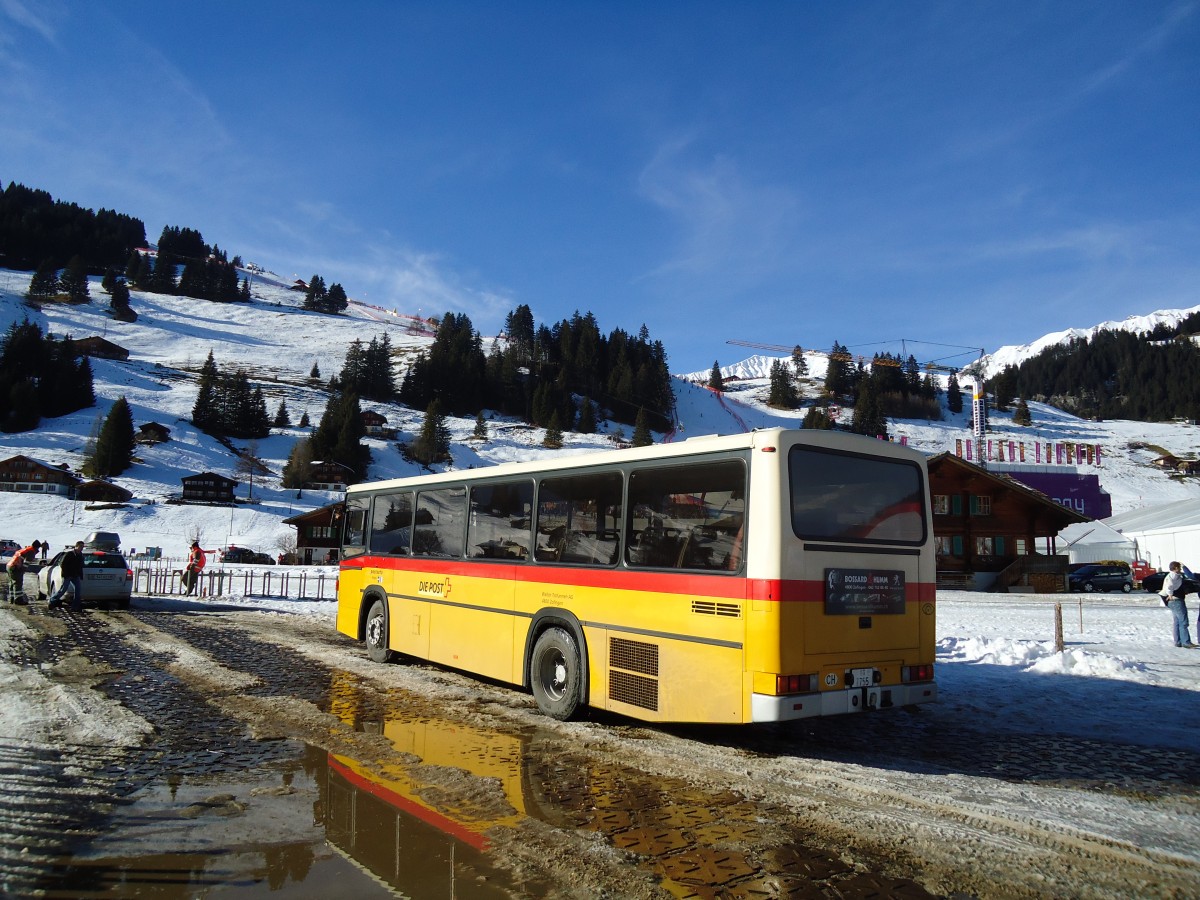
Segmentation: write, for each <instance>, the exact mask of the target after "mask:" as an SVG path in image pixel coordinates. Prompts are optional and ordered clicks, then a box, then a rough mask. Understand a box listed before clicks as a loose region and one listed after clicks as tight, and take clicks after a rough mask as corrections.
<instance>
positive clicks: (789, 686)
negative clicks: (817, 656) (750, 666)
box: [775, 675, 817, 695]
mask: <svg viewBox="0 0 1200 900" xmlns="http://www.w3.org/2000/svg"><path fill="white" fill-rule="evenodd" d="M816 689H817V676H816V675H776V676H775V693H776V694H777V695H783V694H809V693H812V692H813V691H815V690H816Z"/></svg>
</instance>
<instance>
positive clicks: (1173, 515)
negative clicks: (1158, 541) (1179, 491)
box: [1104, 498, 1200, 533]
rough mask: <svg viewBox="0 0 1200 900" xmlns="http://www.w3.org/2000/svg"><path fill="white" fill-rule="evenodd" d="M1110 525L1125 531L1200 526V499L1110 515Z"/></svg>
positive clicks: (1106, 521)
mask: <svg viewBox="0 0 1200 900" xmlns="http://www.w3.org/2000/svg"><path fill="white" fill-rule="evenodd" d="M1104 523H1105V524H1106V525H1108V526H1109V527H1111V528H1113V529H1115V530H1117V531H1120V532H1124V533H1129V532H1131V531H1134V532H1136V531H1159V530H1161V529H1164V528H1200V500H1198V499H1195V498H1190V499H1187V500H1176V501H1175V502H1173V503H1163V504H1161V505H1159V506H1150V507H1145V508H1143V509H1134V510H1130V511H1129V512H1126V513H1119V514H1118V515H1115V516H1109V517H1108V518H1107V519H1105V520H1104Z"/></svg>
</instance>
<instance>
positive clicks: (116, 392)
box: [0, 270, 1200, 555]
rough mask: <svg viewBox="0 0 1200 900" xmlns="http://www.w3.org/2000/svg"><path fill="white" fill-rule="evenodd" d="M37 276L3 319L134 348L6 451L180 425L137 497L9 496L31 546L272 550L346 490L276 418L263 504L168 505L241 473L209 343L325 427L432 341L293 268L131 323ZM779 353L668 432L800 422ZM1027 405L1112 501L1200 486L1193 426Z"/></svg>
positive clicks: (504, 444) (960, 432) (157, 449)
mask: <svg viewBox="0 0 1200 900" xmlns="http://www.w3.org/2000/svg"><path fill="white" fill-rule="evenodd" d="M28 281H29V275H28V273H20V272H6V271H3V270H0V328H2V329H7V328H8V326H9V325H10V324H11V323H13V322H19V321H20V320H21V319H23V318H26V317H28V318H29V319H30V320H31V321H33V322H36V323H37V324H39V325H40V326H41V327H42V329H43V331H46V332H48V333H53V334H55V335H57V336H66V335H71V336H73V337H76V338H82V337H86V336H89V335H102V336H104V337H106V338H107V339H108V340H110V341H112V342H114V343H116V344H119V345H120V346H122V347H124V348H126V349H127V350H129V353H130V357H129V361H127V362H115V361H111V360H104V359H94V360H93V361H92V365H93V369H94V372H95V390H96V397H97V402H96V405H95V406H94V407H92V408H90V409H85V410H82V411H80V412H78V413H74V414H72V415H68V416H62V417H60V418H57V419H47V420H44V421H43V422H42V424H41V426H40V427H39V428H38V430H36V431H33V432H29V433H25V434H5V435H0V458H7V457H9V456H12V455H16V454H25V455H28V456H31V457H33V458H35V459H38V460H41V461H43V462H46V463H49V464H51V465H58V464H64V463H65V464H66V465H68V466H70V468H71V469H72V470H75V471H78V469H79V467H80V466H81V465H82V463H83V452H84V447H85V444H86V443H87V440H88V436H89V435H90V434H91V433H92V432H93V430H94V429H95V428H96V427H97V424H98V423H99V422H101V421H102V420H103V417H104V416H105V415H107V412H108V409H109V407H110V406H111V404H112V402H113V401H115V400H116V399H117V398H118V397H120V396H124V397H125V398H126V399H127V400H128V402H129V403H130V406H131V408H132V411H133V417H134V422H135V425H141V424H143V423H145V422H151V421H153V422H159V423H161V424H163V425H166V426H167V427H168V428H170V429H171V440H170V441H168V442H167V443H164V444H159V445H155V446H149V447H141V448H139V451H138V452H139V453H140V458H139V460H138V462H137V463H136V464H135V465H134V466H133V467H132V468H131V469H130V470H129V471H128V472H126V473H125V474H124V475H122V476H120V477H119V478H118V479H116V480H117V482H118V483H120V484H121V485H123V486H125V487H127V488H129V489H130V490H131V491H133V493H134V495H135V497H136V498H138V499H137V502H135V503H133V504H129V505H127V506H126V507H124V508H122V509H91V510H89V509H87V508H86V505H85V504H82V503H74V502H72V501H68V500H65V499H61V498H57V497H39V496H31V495H26V494H22V495H15V494H6V493H0V521H3V525H0V537H11V538H13V539H16V540H20V541H23V542H28V541H31V540H33V539H34V538H40V539H47V540H50V541H51V544H52V545H54V546H59V545H61V544H64V543H67V542H69V541H71V540H74V539H75V538H76V537H79V536H82V535H84V534H86V533H87V532H89V531H110V530H115V531H119V532H120V533H121V535H122V538H123V541H124V544H125V546H126V547H143V546H147V545H149V546H161V547H163V548H164V552H167V553H173V554H176V555H177V554H179V553H181V552H182V551H183V549H184V547H185V540H186V537H187V536H188V535H189V534H191V533H192V532H193V531H194V530H197V529H198V530H199V531H200V532H201V533H202V534H203V539H204V543H205V546H210V547H217V546H223V545H225V544H228V543H234V544H239V545H243V546H250V547H253V548H254V549H257V550H260V551H265V552H274V551H275V548H276V547H277V546H278V544H279V541H280V539H281V538H283V537H284V536H286V535H288V534H290V533H291V529H290V527H288V526H284V525H282V524H281V520H282V519H284V518H286V517H288V516H290V515H294V514H296V513H299V512H302V511H305V510H308V509H313V508H316V507H318V506H321V505H324V504H326V503H328V502H331V501H332V500H333V499H335V495H332V494H326V493H323V492H319V491H304V492H302V493H300V494H298V493H297V492H296V491H295V490H284V489H283V488H281V487H280V484H279V474H280V473H281V471H282V469H283V465H284V463H285V462H286V460H287V457H288V454H289V452H290V451H291V448H292V446H293V445H294V444H295V442H296V441H297V440H299V439H300V438H301V437H303V436H305V435H306V434H307V431H306V430H305V429H302V428H299V427H291V428H286V429H282V430H279V429H275V430H273V432H272V434H271V436H270V437H268V438H265V439H263V440H262V441H259V442H258V447H257V450H258V455H259V456H260V458H262V459H263V460H264V461H266V463H267V464H268V466H269V468H270V469H271V472H272V475H270V476H266V477H264V478H262V479H260V480H256V482H255V484H254V486H253V491H254V494H253V498H250V497H248V496H247V495H248V491H249V485H242V486H240V487H239V488H238V491H237V495H238V497H239V498H241V499H244V500H248V501H250V500H252V502H245V503H239V504H238V505H237V506H236V507H235V508H233V509H232V510H230V509H229V508H206V507H197V506H178V505H173V504H168V503H165V502H163V501H165V500H166V499H168V498H170V497H171V496H173V495H178V493H179V492H180V489H181V483H180V478H181V477H182V476H184V475H189V474H194V473H197V472H202V471H214V472H218V473H221V474H224V475H228V476H231V477H236V476H234V471H233V467H234V462H235V459H234V457H233V455H232V454H231V452H230V451H229V450H228V449H227V448H226V447H225V446H223V445H222V444H221V443H220V442H218V441H216V440H214V439H213V438H211V437H210V436H208V435H206V434H204V433H203V432H201V431H198V430H197V429H195V428H194V427H193V426H192V425H191V423H190V421H189V420H190V417H191V411H192V406H193V405H194V403H195V400H196V381H195V377H196V372H197V370H198V369H199V367H200V365H201V364H202V363H203V362H204V359H205V358H206V357H207V355H208V353H209V352H210V351H211V352H212V353H213V356H214V358H215V360H216V361H217V363H218V365H219V366H220V367H221V368H222V369H225V368H236V367H241V368H244V369H245V370H246V371H247V373H249V374H250V375H251V378H252V380H253V381H254V383H255V384H256V385H259V386H261V388H262V390H263V393H264V395H265V397H266V403H267V409H268V412H269V413H271V414H274V412H275V409H276V407H277V406H278V405H279V402H280V401H281V400H282V401H283V402H284V403H286V405H287V408H288V410H289V412H290V414H291V418H292V421H293V422H297V421H299V419H300V416H301V414H302V413H304V412H306V411H307V412H308V414H309V417H310V419H312V421H313V422H314V423H315V422H316V421H318V420H319V418H320V416H321V413H322V412H323V410H324V407H325V403H326V399H327V397H326V393H325V391H324V388H323V385H324V383H325V382H326V381H327V380H328V378H329V377H330V376H331V375H333V374H335V373H336V372H337V371H338V370H339V369H340V368H341V365H342V362H343V359H344V357H345V353H346V349H347V347H348V346H349V345H350V343H351V342H352V341H353V340H355V339H358V340H362V341H364V342H369V341H370V340H371V338H372V337H375V336H376V335H380V334H383V333H387V334H388V336H389V338H390V341H391V343H392V346H393V347H394V348H395V349H396V352H397V365H398V367H399V368H400V369H402V368H403V365H404V358H405V357H406V356H408V355H411V354H415V353H416V352H418V351H419V350H421V349H423V348H426V347H428V346H429V343H430V340H431V339H430V337H429V336H428V335H427V334H426V333H424V331H423V323H421V321H420V320H419V319H417V318H416V317H414V316H411V315H407V314H404V313H402V312H399V311H394V310H385V309H380V308H378V307H371V306H366V305H362V304H353V303H352V305H351V308H350V310H349V311H348V313H347V314H346V315H344V316H326V315H320V314H317V313H310V312H306V311H304V310H302V309H300V304H301V302H302V299H303V297H302V295H301V294H299V293H297V292H295V291H292V290H290V289H289V288H288V286H287V282H286V281H285V280H284V279H281V278H279V277H278V276H273V275H271V273H268V272H264V271H262V270H259V271H257V272H255V278H254V281H253V288H252V291H253V297H254V302H252V303H250V304H219V303H208V302H205V301H199V300H192V299H186V298H180V297H171V296H165V295H159V294H152V293H147V292H143V291H134V292H133V297H132V306H133V309H134V310H135V311H136V312H137V313H138V320H137V321H136V322H133V323H124V322H119V321H116V320H114V319H113V318H112V317H111V316H110V315H109V314H108V310H107V295H106V294H104V293H103V292H102V291H101V289H100V286H99V284H98V282H96V281H93V283H92V285H91V293H92V303H91V304H88V305H84V306H65V305H47V306H45V307H41V308H35V307H33V306H30V305H29V304H27V303H26V302H25V300H24V293H25V290H26V288H27V286H28ZM1187 312H1188V311H1182V312H1180V313H1179V316H1180V317H1181V316H1182V315H1185V314H1186V313H1187ZM1165 315H1166V314H1165V313H1156V314H1154V316H1151V317H1143V319H1142V320H1141V321H1142V322H1143V323H1144V325H1143V326H1141V327H1144V328H1149V327H1153V324H1154V321H1158V320H1159V319H1156V318H1155V317H1161V316H1165ZM1129 321H1132V320H1129ZM611 324H612V325H613V326H619V325H620V324H621V323H611ZM1043 340H1047V339H1043ZM1029 346H1031V347H1032V346H1034V345H1029ZM776 358H781V359H786V357H773V356H763V355H757V356H752V357H750V358H748V359H746V360H743V361H742V362H740V363H737V364H735V365H731V366H726V367H723V368H722V373H723V375H724V376H725V377H726V379H727V380H728V383H727V390H726V392H725V393H724V394H723V395H717V394H714V393H713V392H712V391H709V390H707V389H706V388H704V387H702V386H701V383H703V382H706V381H707V380H708V374H709V373H707V372H704V373H695V374H693V375H690V376H681V377H679V378H678V379H677V381H676V385H675V391H676V421H677V427H676V430H675V432H674V433H673V434H670V435H663V436H660V437H661V439H663V440H680V439H685V438H688V437H692V436H695V435H702V434H711V433H723V434H728V433H733V432H739V431H744V430H747V429H751V428H764V427H772V426H776V425H785V426H793V427H794V426H796V425H798V424H799V420H800V418H801V416H802V412H801V411H791V412H782V411H779V410H772V409H769V408H768V407H767V406H766V405H765V402H764V400H765V397H766V393H767V388H768V383H767V377H768V375H769V373H770V368H771V364H772V363H773V362H774V361H775V359H776ZM806 361H807V363H808V367H809V376H808V381H807V383H806V385H805V387H804V393H805V394H806V395H808V396H816V395H817V394H818V393H819V387H820V381H821V379H822V378H823V376H824V373H825V368H826V362H827V359H826V355H825V354H824V353H821V352H816V351H812V352H808V353H807V354H806ZM314 364H316V365H317V367H318V368H319V370H320V373H321V377H320V378H319V379H313V378H310V377H309V376H310V373H311V371H312V368H313V365H314ZM1030 406H1031V411H1032V414H1033V419H1034V424H1033V426H1032V427H1031V428H1020V427H1018V426H1014V425H1013V424H1012V422H1011V420H1010V418H1009V417H1007V416H1006V415H1005V414H1002V413H998V414H996V415H995V416H994V418H993V422H992V425H993V436H994V437H995V438H996V439H997V440H1005V441H1007V440H1014V441H1022V440H1023V441H1026V442H1032V441H1035V440H1040V441H1043V442H1046V441H1071V442H1077V443H1099V444H1101V445H1102V446H1103V447H1104V465H1103V468H1101V469H1099V470H1098V471H1099V473H1100V475H1101V479H1102V483H1103V484H1104V486H1105V488H1106V489H1107V490H1108V491H1109V492H1110V493H1111V494H1112V495H1113V506H1114V512H1124V511H1127V510H1130V509H1136V508H1139V507H1143V506H1148V505H1152V504H1155V503H1160V502H1167V501H1171V500H1178V499H1184V498H1186V497H1195V496H1200V482H1198V481H1197V480H1196V479H1192V480H1190V481H1180V480H1176V479H1172V478H1170V477H1168V476H1167V475H1165V474H1163V473H1162V472H1160V471H1158V470H1157V469H1154V468H1152V467H1151V466H1150V465H1149V463H1150V461H1151V459H1153V458H1154V457H1155V456H1156V455H1157V453H1158V450H1156V449H1155V448H1161V449H1162V450H1166V451H1170V452H1173V453H1175V454H1177V455H1180V456H1183V457H1189V456H1191V455H1193V454H1194V452H1195V450H1196V448H1197V447H1200V429H1197V428H1196V427H1194V426H1191V425H1185V424H1162V425H1154V424H1146V423H1142V422H1103V423H1096V422H1090V421H1085V420H1082V419H1077V418H1075V417H1073V416H1070V415H1068V414H1066V413H1063V412H1061V411H1059V410H1056V409H1053V408H1051V407H1048V406H1044V405H1041V404H1037V403H1033V404H1030ZM364 408H369V409H375V410H377V411H379V412H381V413H382V414H383V415H385V416H386V417H387V419H388V422H389V425H390V426H391V427H394V428H396V429H397V430H398V431H399V432H400V435H401V436H402V437H403V436H405V435H407V436H410V437H411V436H413V435H414V434H415V433H416V432H417V431H418V430H419V428H420V426H421V422H422V419H423V412H422V411H415V410H409V409H407V408H405V407H402V406H400V405H397V404H379V403H365V404H364ZM851 412H852V411H851V410H849V409H844V410H841V415H842V417H843V419H844V420H848V417H849V416H850V414H851ZM448 425H449V427H450V431H451V436H452V442H453V446H452V453H453V457H454V465H455V466H456V467H458V468H467V467H478V466H486V465H492V464H495V463H499V462H505V461H509V460H518V459H530V458H537V457H540V456H548V455H552V454H562V453H569V452H589V451H595V450H600V449H609V448H611V447H612V441H611V437H612V434H613V432H615V431H616V430H617V428H616V426H612V425H607V424H604V425H602V429H601V432H600V433H598V434H595V435H588V436H585V435H577V434H572V433H567V435H566V446H565V448H564V450H561V451H551V450H546V449H545V448H543V447H542V446H541V441H542V436H543V433H542V431H541V430H540V429H536V428H532V427H530V426H528V425H525V424H523V423H519V422H514V421H510V420H505V419H502V418H500V417H494V418H492V419H491V420H490V422H489V429H490V437H489V440H488V441H487V442H486V443H481V442H477V441H472V440H471V439H470V435H471V432H472V431H473V429H474V426H475V422H474V419H473V418H463V419H455V418H453V417H452V418H450V419H449V421H448ZM624 431H625V433H628V432H629V431H630V429H628V428H625V429H624ZM968 431H969V421H968V419H967V417H966V416H965V415H958V416H950V415H947V418H946V420H945V421H942V422H925V421H899V422H894V423H893V424H892V426H891V432H892V434H893V436H895V437H898V438H903V439H905V440H907V441H908V443H909V444H910V445H912V446H915V447H917V448H919V449H922V450H925V451H927V452H930V453H935V452H940V451H943V450H953V449H954V445H955V439H956V438H960V437H961V438H964V439H965V438H967V437H968V436H969V435H968ZM236 443H237V444H238V446H245V444H246V442H241V441H239V442H236ZM368 444H369V445H370V448H371V452H372V456H373V463H372V466H371V472H370V474H371V477H372V478H391V477H398V476H402V475H405V474H415V473H416V472H417V471H418V469H417V467H416V466H414V465H412V464H410V463H407V462H405V461H404V460H403V459H402V457H401V456H400V454H399V452H398V451H397V449H396V446H395V442H394V441H385V440H381V439H370V440H368ZM1139 448H1145V449H1139Z"/></svg>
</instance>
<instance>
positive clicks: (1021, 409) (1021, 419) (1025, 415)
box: [1013, 397, 1033, 428]
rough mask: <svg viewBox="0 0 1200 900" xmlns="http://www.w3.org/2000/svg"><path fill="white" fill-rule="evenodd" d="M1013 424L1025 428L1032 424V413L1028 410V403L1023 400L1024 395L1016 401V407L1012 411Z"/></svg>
mask: <svg viewBox="0 0 1200 900" xmlns="http://www.w3.org/2000/svg"><path fill="white" fill-rule="evenodd" d="M1013 424H1015V425H1023V426H1025V427H1026V428H1028V427H1029V426H1030V425H1032V424H1033V415H1032V414H1031V413H1030V412H1029V404H1028V403H1026V402H1025V398H1024V397H1022V398H1021V399H1020V400H1019V401H1017V409H1016V411H1015V412H1014V413H1013Z"/></svg>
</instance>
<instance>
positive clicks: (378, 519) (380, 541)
mask: <svg viewBox="0 0 1200 900" xmlns="http://www.w3.org/2000/svg"><path fill="white" fill-rule="evenodd" d="M412 516H413V496H412V491H403V492H401V493H398V494H377V495H376V496H375V507H374V511H373V513H372V516H371V552H372V553H382V554H387V555H389V556H407V555H408V553H409V548H408V545H409V539H410V536H411V534H412Z"/></svg>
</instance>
